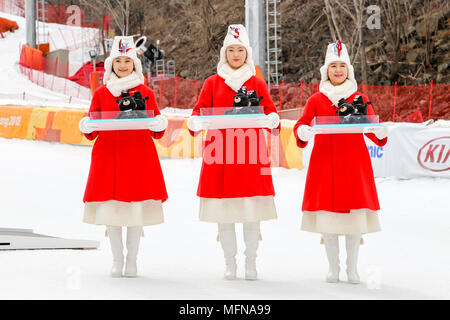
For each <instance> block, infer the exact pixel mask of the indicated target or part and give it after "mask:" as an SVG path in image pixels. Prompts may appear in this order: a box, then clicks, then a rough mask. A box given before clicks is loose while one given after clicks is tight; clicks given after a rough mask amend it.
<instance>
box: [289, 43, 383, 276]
mask: <svg viewBox="0 0 450 320" xmlns="http://www.w3.org/2000/svg"><path fill="white" fill-rule="evenodd" d="M320 72H321V83H320V87H319V92H317V93H316V94H314V95H312V96H311V97H310V98H309V99H308V102H307V103H306V106H305V108H304V110H303V113H302V116H301V117H300V119H299V120H298V121H297V123H296V125H295V126H294V135H295V137H296V139H297V145H298V146H299V147H300V148H304V147H306V145H307V143H308V141H309V140H311V139H312V138H314V133H315V131H314V129H312V128H311V121H312V120H313V118H314V117H317V116H330V117H333V116H334V117H335V116H337V113H336V110H337V105H338V101H339V100H340V99H342V98H345V99H346V100H347V102H352V101H353V100H354V98H355V96H357V95H361V96H362V97H363V100H364V102H367V101H368V99H367V97H366V96H364V95H362V94H361V93H359V92H357V83H356V81H355V77H354V72H353V67H352V65H351V64H350V59H349V56H348V53H347V49H346V47H345V45H344V44H342V43H341V42H340V41H337V42H336V43H332V44H330V45H328V48H327V53H326V57H325V64H324V65H323V66H322V67H321V68H320ZM367 114H368V115H373V114H374V111H373V109H372V106H371V105H370V104H369V105H368V106H367ZM365 135H366V136H367V137H368V138H369V139H370V140H372V141H373V142H374V143H376V144H377V145H379V146H384V145H385V144H386V142H387V128H386V127H385V126H384V125H383V126H381V127H379V128H376V129H375V130H371V131H370V132H369V131H367V130H366V132H365ZM379 209H380V206H379V203H378V196H377V190H376V186H375V180H374V177H373V171H372V164H371V161H370V157H369V153H368V151H367V147H366V144H365V142H364V137H363V135H362V134H320V135H316V136H315V140H314V147H313V151H312V154H311V158H310V161H309V168H308V174H307V178H306V185H305V192H304V197H303V206H302V210H303V219H302V230H306V231H310V232H317V233H321V234H322V238H323V241H324V244H325V249H326V253H327V257H328V261H329V265H330V270H329V273H328V275H327V281H328V282H338V281H339V271H340V267H339V240H338V235H345V237H346V249H347V276H348V281H349V282H350V283H359V282H360V280H359V275H358V273H357V258H358V250H359V245H360V241H362V237H361V235H362V234H365V233H370V232H376V231H380V224H379V221H378V215H377V210H379Z"/></svg>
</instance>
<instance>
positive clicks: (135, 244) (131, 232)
mask: <svg viewBox="0 0 450 320" xmlns="http://www.w3.org/2000/svg"><path fill="white" fill-rule="evenodd" d="M141 234H142V227H141V226H138V227H128V228H127V263H126V265H125V273H124V276H125V277H128V278H134V277H137V263H136V259H137V255H138V252H139V242H140V240H141Z"/></svg>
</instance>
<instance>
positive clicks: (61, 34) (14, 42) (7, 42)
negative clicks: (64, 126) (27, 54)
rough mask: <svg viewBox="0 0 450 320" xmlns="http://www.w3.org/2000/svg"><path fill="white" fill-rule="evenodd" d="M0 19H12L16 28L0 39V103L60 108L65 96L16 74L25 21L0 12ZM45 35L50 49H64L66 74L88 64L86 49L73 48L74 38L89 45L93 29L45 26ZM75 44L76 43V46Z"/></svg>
mask: <svg viewBox="0 0 450 320" xmlns="http://www.w3.org/2000/svg"><path fill="white" fill-rule="evenodd" d="M0 17H3V18H6V19H9V20H14V21H16V22H17V23H18V25H19V29H18V30H16V31H15V32H14V33H7V34H6V37H5V39H2V38H0V47H1V49H2V50H1V51H0V59H1V61H2V63H1V64H0V83H1V85H0V104H18V105H36V106H40V105H46V106H60V107H65V106H68V105H67V98H68V96H66V95H64V94H61V93H58V92H55V91H51V90H49V89H46V88H43V87H41V86H38V85H36V84H34V83H33V82H31V81H29V80H28V78H27V77H26V76H24V75H23V74H21V73H20V71H19V66H18V64H17V63H18V61H19V58H20V48H21V45H22V44H24V43H26V30H25V25H26V23H25V18H22V17H19V16H13V15H9V14H6V13H3V12H0ZM45 30H46V32H49V34H50V38H49V43H50V49H51V50H55V49H66V48H68V49H69V50H71V51H70V55H69V61H70V70H69V75H72V74H74V73H75V72H76V71H77V70H78V69H79V68H80V67H81V66H82V65H83V64H84V63H85V62H87V61H89V58H88V57H87V56H86V55H87V53H86V52H87V48H85V49H84V50H83V49H82V48H77V43H76V42H74V41H75V39H77V40H78V41H80V42H85V43H89V42H92V41H89V40H92V39H93V38H95V32H96V30H95V29H92V28H80V27H72V26H66V25H61V24H54V23H47V24H45ZM80 42H78V43H80ZM23 92H26V95H27V98H26V101H24V100H23V99H22V94H23ZM88 106H89V101H78V103H77V104H71V105H70V107H80V108H86V107H88Z"/></svg>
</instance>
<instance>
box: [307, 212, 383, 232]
mask: <svg viewBox="0 0 450 320" xmlns="http://www.w3.org/2000/svg"><path fill="white" fill-rule="evenodd" d="M301 229H302V230H305V231H309V232H316V233H331V234H339V235H345V234H366V233H372V232H378V231H381V227H380V222H379V220H378V214H377V212H376V211H372V210H369V209H355V210H350V213H336V212H330V211H313V212H311V211H303V218H302V226H301Z"/></svg>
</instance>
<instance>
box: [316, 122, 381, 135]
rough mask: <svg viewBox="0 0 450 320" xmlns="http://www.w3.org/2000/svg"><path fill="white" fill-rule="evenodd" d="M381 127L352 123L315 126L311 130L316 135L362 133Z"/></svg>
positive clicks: (375, 124)
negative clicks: (365, 130) (368, 129)
mask: <svg viewBox="0 0 450 320" xmlns="http://www.w3.org/2000/svg"><path fill="white" fill-rule="evenodd" d="M379 126H381V124H380V123H353V124H317V125H314V126H313V127H312V128H313V129H314V131H316V134H338V133H363V132H364V129H365V128H373V127H379Z"/></svg>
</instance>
